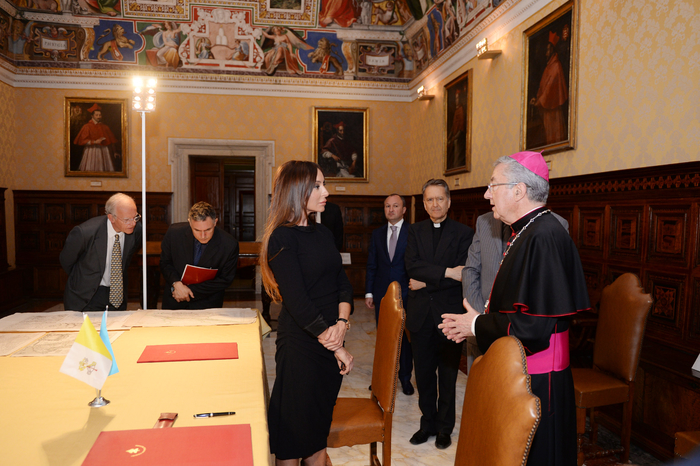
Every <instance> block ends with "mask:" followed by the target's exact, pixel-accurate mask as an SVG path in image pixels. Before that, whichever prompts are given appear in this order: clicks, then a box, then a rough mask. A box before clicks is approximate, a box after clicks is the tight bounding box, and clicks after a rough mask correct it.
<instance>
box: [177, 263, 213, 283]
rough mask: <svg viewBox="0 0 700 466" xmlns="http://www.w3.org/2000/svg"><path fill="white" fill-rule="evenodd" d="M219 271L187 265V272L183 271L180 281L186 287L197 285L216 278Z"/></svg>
mask: <svg viewBox="0 0 700 466" xmlns="http://www.w3.org/2000/svg"><path fill="white" fill-rule="evenodd" d="M218 271H219V269H207V268H204V267H197V266H196V265H190V264H187V265H185V270H183V271H182V278H180V281H181V282H182V283H184V284H185V285H196V284H197V283H202V282H205V281H207V280H211V279H212V278H214V277H216V273H217V272H218Z"/></svg>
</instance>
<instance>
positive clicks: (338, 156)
mask: <svg viewBox="0 0 700 466" xmlns="http://www.w3.org/2000/svg"><path fill="white" fill-rule="evenodd" d="M313 112H314V115H313V138H312V140H313V148H312V150H313V154H314V156H313V157H314V159H313V160H314V162H316V163H318V165H319V166H320V167H321V170H322V171H323V175H324V176H325V178H326V180H327V181H342V182H343V183H347V182H361V183H367V182H369V109H368V108H345V107H314V108H313Z"/></svg>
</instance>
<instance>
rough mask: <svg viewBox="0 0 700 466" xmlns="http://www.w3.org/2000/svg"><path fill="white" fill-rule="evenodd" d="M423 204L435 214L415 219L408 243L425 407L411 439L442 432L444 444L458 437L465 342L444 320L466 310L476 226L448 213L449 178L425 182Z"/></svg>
mask: <svg viewBox="0 0 700 466" xmlns="http://www.w3.org/2000/svg"><path fill="white" fill-rule="evenodd" d="M423 205H424V206H425V210H426V211H427V212H428V215H430V219H428V220H424V221H422V222H418V223H415V224H413V225H411V227H410V229H409V232H408V245H407V247H406V270H407V271H408V276H409V290H410V291H409V292H408V301H407V303H406V327H407V328H408V330H409V331H410V332H411V345H412V347H413V360H414V362H415V369H416V385H417V387H418V405H419V406H420V409H421V413H422V416H421V420H420V429H419V430H418V432H416V433H415V434H414V435H413V437H411V440H410V441H411V443H412V444H414V445H419V444H421V443H424V442H427V441H428V439H429V438H430V437H431V436H433V435H437V438H436V439H435V446H436V447H438V448H440V449H444V448H447V447H449V446H450V444H451V443H452V440H451V439H450V435H451V434H452V429H453V428H454V424H455V383H456V382H457V374H458V371H459V360H460V357H461V352H462V345H461V344H456V343H454V342H452V341H449V340H448V339H447V338H446V337H445V335H443V333H442V331H441V330H440V329H439V328H438V325H439V324H440V323H441V322H442V317H441V316H442V314H444V313H445V312H450V313H455V314H457V313H460V312H464V308H463V307H462V304H461V301H462V286H461V280H462V269H463V268H464V265H462V264H464V262H465V261H466V260H467V254H468V251H469V245H470V244H471V242H472V237H473V236H474V230H472V229H471V228H469V227H468V226H466V225H463V224H461V223H459V222H457V221H455V220H452V219H450V218H448V217H447V212H448V210H449V208H450V189H449V187H448V186H447V183H446V182H445V181H444V180H440V179H438V180H429V181H428V182H426V183H425V185H424V186H423ZM438 399H439V403H438Z"/></svg>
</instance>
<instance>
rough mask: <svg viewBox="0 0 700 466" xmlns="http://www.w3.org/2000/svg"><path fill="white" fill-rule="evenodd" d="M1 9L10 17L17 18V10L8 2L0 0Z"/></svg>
mask: <svg viewBox="0 0 700 466" xmlns="http://www.w3.org/2000/svg"><path fill="white" fill-rule="evenodd" d="M0 9H2V10H4V11H5V12H6V13H8V14H9V15H10V16H17V8H15V6H14V5H13V4H11V3H10V2H8V1H7V0H0Z"/></svg>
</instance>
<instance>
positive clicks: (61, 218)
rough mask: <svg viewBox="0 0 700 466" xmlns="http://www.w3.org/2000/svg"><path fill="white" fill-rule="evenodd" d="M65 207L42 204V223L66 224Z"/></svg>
mask: <svg viewBox="0 0 700 466" xmlns="http://www.w3.org/2000/svg"><path fill="white" fill-rule="evenodd" d="M67 220H68V219H67V218H66V206H65V204H48V203H47V204H44V222H45V223H46V224H51V223H66V221H67Z"/></svg>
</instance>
